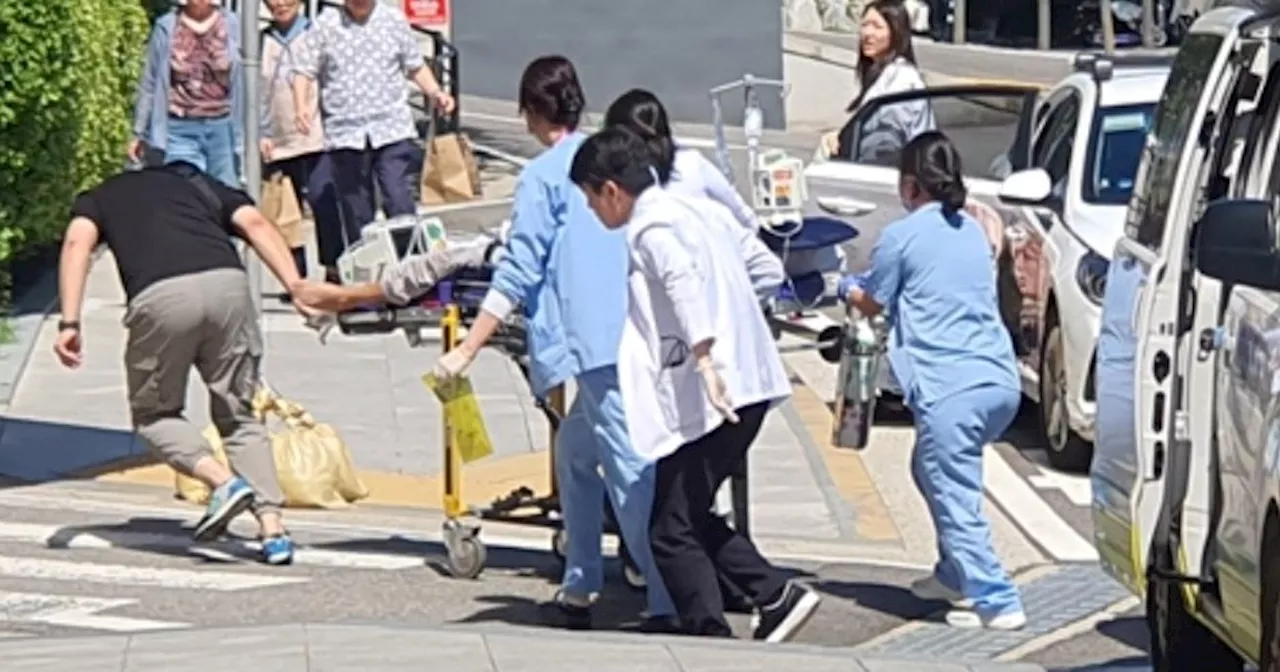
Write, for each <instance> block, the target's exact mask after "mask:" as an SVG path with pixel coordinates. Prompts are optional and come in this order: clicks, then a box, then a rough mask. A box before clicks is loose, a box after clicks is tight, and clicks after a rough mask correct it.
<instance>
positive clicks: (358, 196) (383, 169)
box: [329, 140, 422, 243]
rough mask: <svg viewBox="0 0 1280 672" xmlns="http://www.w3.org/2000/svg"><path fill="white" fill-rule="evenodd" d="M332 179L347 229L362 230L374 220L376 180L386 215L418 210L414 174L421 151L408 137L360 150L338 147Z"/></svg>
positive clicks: (420, 158) (331, 153)
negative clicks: (412, 178) (413, 180)
mask: <svg viewBox="0 0 1280 672" xmlns="http://www.w3.org/2000/svg"><path fill="white" fill-rule="evenodd" d="M329 154H330V156H331V157H332V160H333V181H334V184H335V185H336V186H337V189H338V200H339V204H340V205H341V208H342V217H343V220H344V221H345V222H346V226H347V227H348V229H347V230H348V231H352V230H354V231H356V232H357V238H353V239H352V240H351V242H353V243H354V242H355V241H356V240H358V239H359V238H358V237H359V231H361V230H362V229H364V227H366V226H368V225H369V223H370V222H372V221H373V218H374V215H375V210H376V207H375V206H376V201H375V199H374V184H373V183H374V179H375V178H376V179H377V183H378V185H377V186H378V189H379V191H380V192H381V194H382V211H383V212H384V213H385V214H386V215H387V218H388V219H389V218H391V217H397V216H399V215H412V214H414V213H415V212H417V211H418V206H417V204H416V203H414V200H413V184H412V181H411V179H410V178H411V176H412V173H413V168H414V166H415V165H416V163H421V162H422V150H421V149H420V148H419V147H417V146H415V145H414V143H413V142H411V141H409V140H401V141H399V142H393V143H391V144H389V145H387V146H385V147H378V148H377V149H370V148H368V147H367V145H366V148H365V149H364V150H363V151H361V150H354V149H335V150H332V151H331V152H329Z"/></svg>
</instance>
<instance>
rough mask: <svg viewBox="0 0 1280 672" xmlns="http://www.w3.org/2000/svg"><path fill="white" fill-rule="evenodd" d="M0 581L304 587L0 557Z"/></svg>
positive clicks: (264, 578) (277, 580) (214, 574)
mask: <svg viewBox="0 0 1280 672" xmlns="http://www.w3.org/2000/svg"><path fill="white" fill-rule="evenodd" d="M0 577H16V578H23V579H35V580H51V581H79V582H86V583H101V584H115V585H125V586H144V587H153V588H177V589H185V590H212V591H217V592H234V591H238V590H250V589H253V588H266V587H269V586H284V585H289V584H294V583H306V582H307V581H309V580H310V579H309V578H308V577H300V576H268V575H265V574H248V573H243V572H222V571H210V570H200V571H196V570H190V569H172V568H167V567H135V566H130V565H113V564H105V563H97V562H70V561H67V560H54V559H50V558H20V557H14V556H8V555H0Z"/></svg>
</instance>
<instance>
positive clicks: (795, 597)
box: [752, 583, 822, 642]
mask: <svg viewBox="0 0 1280 672" xmlns="http://www.w3.org/2000/svg"><path fill="white" fill-rule="evenodd" d="M821 601H822V598H820V597H818V594H817V593H816V592H814V591H813V589H811V588H807V587H805V586H802V585H800V584H798V583H788V584H787V586H786V587H785V588H783V589H782V597H779V598H778V599H777V601H775V602H774V603H773V604H770V605H766V606H762V607H760V611H759V613H758V614H756V617H755V618H754V619H753V621H752V624H753V627H754V628H755V633H754V634H753V638H754V639H757V640H762V641H766V642H785V641H787V640H789V639H791V638H792V636H794V635H795V634H796V631H797V630H799V629H800V628H802V627H804V624H805V623H807V622H808V621H809V617H810V616H813V612H814V610H816V609H817V608H818V603H819V602H821Z"/></svg>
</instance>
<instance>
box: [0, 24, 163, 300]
mask: <svg viewBox="0 0 1280 672" xmlns="http://www.w3.org/2000/svg"><path fill="white" fill-rule="evenodd" d="M148 28H149V25H148V17H147V11H146V10H145V9H144V7H143V5H142V3H140V2H138V1H137V0H36V1H32V0H13V1H9V0H0V64H3V65H2V66H0V269H7V268H8V267H9V266H10V265H11V264H12V263H13V262H15V261H18V260H21V259H22V257H23V256H24V254H26V253H28V252H32V251H36V250H39V249H41V248H45V247H47V246H48V245H50V244H53V243H56V242H57V240H58V239H59V237H60V236H61V233H62V230H63V228H64V227H65V226H66V223H67V222H66V220H67V217H66V214H67V208H68V206H69V205H70V202H71V199H72V197H73V196H74V195H75V194H76V193H77V192H78V191H80V190H82V189H84V188H87V187H89V186H91V185H93V184H95V183H96V182H98V181H99V180H101V179H102V178H104V177H106V176H108V175H111V174H113V173H115V172H117V171H119V170H120V168H121V167H122V166H123V164H124V150H125V145H126V143H127V141H128V137H129V127H130V120H131V118H132V102H133V96H134V92H135V89H136V87H137V82H138V76H139V73H140V72H141V66H142V56H141V55H142V51H143V49H144V48H145V46H146V39H147V31H148ZM3 275H4V277H3V281H4V284H5V286H6V288H7V285H8V273H7V271H3Z"/></svg>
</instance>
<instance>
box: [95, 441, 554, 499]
mask: <svg viewBox="0 0 1280 672" xmlns="http://www.w3.org/2000/svg"><path fill="white" fill-rule="evenodd" d="M137 462H138V460H137V458H131V459H129V460H122V461H120V462H117V463H114V464H108V465H104V466H99V467H95V468H93V470H92V471H93V472H94V473H93V474H89V475H85V476H81V477H87V478H93V479H94V480H97V481H101V482H105V483H126V484H130V485H149V486H155V487H162V488H167V489H169V490H173V470H172V469H170V468H169V467H168V466H167V465H163V464H154V463H153V464H145V465H138V464H137ZM550 468H551V466H550V458H549V457H548V454H547V452H546V451H539V452H536V453H522V454H519V455H512V456H509V457H499V458H490V459H487V460H482V461H480V462H475V463H472V464H469V465H467V466H466V467H464V468H463V470H462V497H463V500H464V501H465V502H466V503H468V504H470V505H472V506H487V505H488V504H489V503H490V502H492V501H493V500H494V499H496V498H498V497H505V496H506V495H507V494H509V493H510V492H511V491H512V490H515V489H516V488H519V487H521V486H524V487H528V488H529V489H531V490H533V492H534V494H535V495H538V496H541V495H546V494H548V492H549V491H550V488H551V474H550ZM356 475H357V476H358V477H359V478H360V480H361V482H363V483H364V484H365V486H366V487H368V488H369V497H368V498H366V499H362V500H360V501H359V502H358V504H361V505H371V506H394V507H402V508H413V509H431V510H436V511H438V510H440V509H441V508H442V499H443V496H444V481H443V478H442V477H441V476H440V475H439V474H435V475H430V476H428V475H418V474H401V473H394V472H385V471H374V470H367V469H357V470H356ZM73 477H74V476H73Z"/></svg>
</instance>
